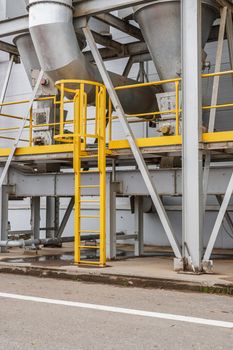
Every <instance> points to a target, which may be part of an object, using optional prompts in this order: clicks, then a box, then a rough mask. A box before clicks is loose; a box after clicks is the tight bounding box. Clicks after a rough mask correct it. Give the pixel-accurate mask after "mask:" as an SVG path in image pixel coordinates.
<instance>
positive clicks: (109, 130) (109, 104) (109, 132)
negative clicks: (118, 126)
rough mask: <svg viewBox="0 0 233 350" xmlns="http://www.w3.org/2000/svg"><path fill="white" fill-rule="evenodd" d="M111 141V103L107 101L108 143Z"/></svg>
mask: <svg viewBox="0 0 233 350" xmlns="http://www.w3.org/2000/svg"><path fill="white" fill-rule="evenodd" d="M111 140H112V101H111V99H110V97H109V100H108V143H109V142H110V141H111Z"/></svg>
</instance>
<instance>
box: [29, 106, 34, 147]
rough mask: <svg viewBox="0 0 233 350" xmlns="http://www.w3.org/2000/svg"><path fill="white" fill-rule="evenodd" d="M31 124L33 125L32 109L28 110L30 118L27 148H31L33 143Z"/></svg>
mask: <svg viewBox="0 0 233 350" xmlns="http://www.w3.org/2000/svg"><path fill="white" fill-rule="evenodd" d="M32 123H33V109H32V108H31V109H30V117H29V146H30V147H32V143H33V134H32Z"/></svg>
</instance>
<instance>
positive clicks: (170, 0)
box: [134, 0, 218, 91]
mask: <svg viewBox="0 0 233 350" xmlns="http://www.w3.org/2000/svg"><path fill="white" fill-rule="evenodd" d="M134 13H135V19H136V21H137V22H138V24H139V25H140V28H141V30H142V34H143V36H144V39H145V41H146V43H147V45H148V48H149V51H150V53H151V56H152V59H153V61H154V64H155V66H156V69H157V72H158V75H159V78H160V80H166V79H172V78H176V77H179V76H180V75H181V2H180V0H159V1H156V2H155V3H152V4H147V5H143V6H141V5H140V6H135V7H134ZM217 17H218V8H217V7H216V4H215V2H214V1H211V0H203V1H202V48H203V49H204V47H205V44H206V42H207V40H208V37H209V34H210V31H211V27H212V25H213V22H214V21H215V19H216V18H217ZM163 88H164V91H174V84H166V85H164V86H163Z"/></svg>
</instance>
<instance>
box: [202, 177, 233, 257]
mask: <svg viewBox="0 0 233 350" xmlns="http://www.w3.org/2000/svg"><path fill="white" fill-rule="evenodd" d="M232 192H233V174H232V175H231V179H230V181H229V184H228V187H227V190H226V193H225V196H224V198H223V201H222V205H221V207H220V210H219V213H218V216H217V219H216V221H215V224H214V228H213V231H212V233H211V236H210V239H209V243H208V245H207V248H206V251H205V254H204V258H203V261H209V260H210V257H211V254H212V251H213V248H214V244H215V242H216V239H217V237H218V233H219V230H220V227H221V225H222V221H223V218H224V216H225V213H226V211H227V207H228V205H229V203H230V200H231V196H232Z"/></svg>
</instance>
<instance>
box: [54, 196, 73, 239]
mask: <svg viewBox="0 0 233 350" xmlns="http://www.w3.org/2000/svg"><path fill="white" fill-rule="evenodd" d="M73 208H74V197H72V198H71V200H70V202H69V205H68V207H67V209H66V212H65V214H64V216H63V219H62V222H61V225H60V226H59V229H58V231H57V234H56V237H57V238H61V236H62V235H63V232H64V230H65V228H66V225H67V222H68V220H69V218H70V215H71V213H72V211H73Z"/></svg>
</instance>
